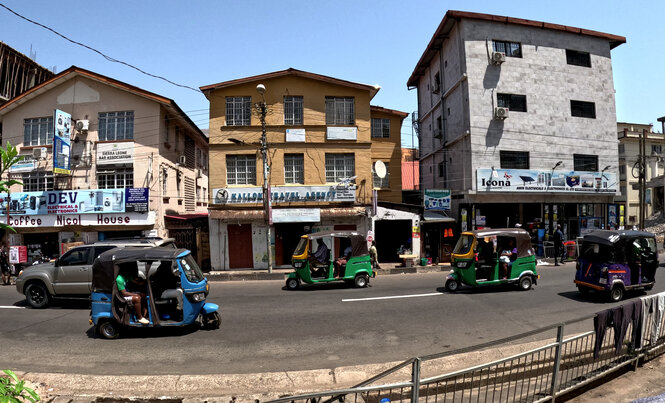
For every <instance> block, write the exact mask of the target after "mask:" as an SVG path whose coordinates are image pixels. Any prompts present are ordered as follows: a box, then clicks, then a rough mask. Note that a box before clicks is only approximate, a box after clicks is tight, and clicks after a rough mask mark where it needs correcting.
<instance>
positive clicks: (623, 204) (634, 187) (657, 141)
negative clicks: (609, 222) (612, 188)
mask: <svg viewBox="0 0 665 403" xmlns="http://www.w3.org/2000/svg"><path fill="white" fill-rule="evenodd" d="M617 131H618V133H617V134H618V138H619V175H620V176H619V177H620V186H621V195H620V196H617V197H616V198H615V201H616V202H617V203H620V205H619V225H625V226H629V227H632V226H634V225H639V220H640V218H639V217H640V190H639V164H638V162H639V158H640V137H643V138H644V139H645V144H644V150H645V153H644V158H645V160H644V162H645V163H644V166H645V170H644V177H645V182H646V183H648V182H649V181H652V180H653V181H654V184H653V186H650V187H647V188H646V189H645V192H644V193H645V194H644V215H645V217H649V216H651V215H652V214H653V213H654V212H656V211H658V212H662V210H663V195H662V191H663V189H662V188H663V180H662V175H663V173H664V172H663V165H664V164H663V156H664V154H663V150H665V135H663V133H654V132H653V125H652V124H638V123H626V122H618V123H617ZM659 176H660V179H661V180H658V177H659ZM621 210H623V214H621V213H622V211H621Z"/></svg>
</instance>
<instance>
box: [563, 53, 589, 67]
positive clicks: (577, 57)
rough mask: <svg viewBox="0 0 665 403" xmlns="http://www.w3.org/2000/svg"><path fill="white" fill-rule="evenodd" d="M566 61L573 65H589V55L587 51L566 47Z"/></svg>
mask: <svg viewBox="0 0 665 403" xmlns="http://www.w3.org/2000/svg"><path fill="white" fill-rule="evenodd" d="M566 62H567V63H568V64H572V65H574V66H582V67H591V55H590V54H589V52H580V51H579V50H572V49H566Z"/></svg>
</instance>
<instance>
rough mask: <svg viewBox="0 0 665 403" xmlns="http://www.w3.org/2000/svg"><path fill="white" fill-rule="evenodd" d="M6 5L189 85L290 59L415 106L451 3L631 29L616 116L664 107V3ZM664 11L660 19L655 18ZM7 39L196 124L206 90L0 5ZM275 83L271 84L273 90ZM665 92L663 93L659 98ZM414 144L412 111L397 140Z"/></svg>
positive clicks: (619, 63) (384, 102)
mask: <svg viewBox="0 0 665 403" xmlns="http://www.w3.org/2000/svg"><path fill="white" fill-rule="evenodd" d="M0 5H4V6H6V7H9V8H11V9H12V10H14V11H15V12H16V13H18V14H21V15H23V16H24V17H27V18H29V19H31V20H34V21H36V22H39V23H40V24H43V25H45V26H47V27H49V28H51V29H53V30H55V31H57V32H59V33H60V34H62V35H64V36H66V37H68V38H70V39H72V40H73V41H76V42H80V43H82V44H85V45H87V46H89V47H91V48H93V49H96V50H97V51H99V52H101V53H103V54H105V55H107V56H110V57H112V58H114V59H117V60H120V61H123V62H125V63H128V64H131V65H133V66H135V67H138V68H140V69H141V70H144V71H146V72H148V73H150V74H153V75H158V76H162V77H165V78H167V79H169V80H171V81H173V82H175V83H178V84H180V85H183V86H189V87H193V88H195V89H197V88H198V87H200V86H203V85H208V84H214V83H218V82H223V81H228V80H233V79H237V78H243V77H248V76H253V75H258V74H263V73H269V72H272V71H278V70H284V69H287V68H289V67H293V68H295V69H299V70H305V71H308V72H312V73H316V74H323V75H327V76H331V77H335V78H339V79H343V80H348V81H353V82H358V83H364V84H371V85H379V86H381V90H380V91H379V92H378V94H377V95H376V96H375V97H374V99H373V100H372V105H378V106H382V107H385V108H390V109H396V110H401V111H404V112H408V113H411V112H413V111H416V110H417V102H416V96H417V94H416V90H408V88H407V86H406V81H407V80H408V78H409V77H410V75H411V73H412V72H413V69H414V68H415V65H416V63H417V62H418V60H419V59H420V57H421V55H422V53H423V51H424V50H425V48H426V46H427V44H428V43H429V41H430V39H431V38H432V35H433V34H434V31H435V30H436V28H437V27H438V25H439V23H440V22H441V19H442V18H443V16H444V15H445V13H446V11H447V10H460V11H471V12H479V13H486V14H495V15H502V16H510V17H517V18H525V19H530V20H536V21H545V22H551V23H557V24H563V25H569V26H574V27H579V28H585V29H591V30H595V31H600V32H606V33H610V34H615V35H621V36H624V37H626V39H627V41H626V43H625V44H623V45H621V46H619V47H617V48H615V49H614V50H613V51H612V65H613V72H614V87H615V90H616V104H617V120H618V121H620V122H631V123H653V124H654V130H655V131H658V132H660V131H661V124H660V122H658V121H657V120H656V119H657V118H659V117H661V116H665V102H663V95H665V74H664V72H665V69H664V68H663V66H665V52H664V51H663V50H664V49H663V39H665V24H663V23H662V16H663V15H665V2H663V1H660V0H653V1H645V0H634V1H632V2H627V1H617V0H603V1H597V0H574V1H573V0H558V1H548V0H540V1H533V0H527V1H522V0H519V1H510V0H506V1H487V0H463V1H457V0H455V1H433V0H423V1H419V0H411V1H406V0H402V1H397V0H383V1H363V0H335V1H312V0H302V1H295V0H293V1H290V0H284V1H269V0H265V1H258V0H243V1H231V0H219V1H212V0H207V1H204V0H199V1H175V0H161V1H126V0H114V1H100V0H88V1H72V0H59V1H57V2H55V1H51V0H31V1H25V0H0ZM659 19H661V20H660V21H659ZM0 41H2V42H5V43H6V44H8V45H9V46H11V47H13V48H14V49H16V50H18V51H20V52H22V53H24V54H26V55H30V54H31V52H32V53H33V54H36V61H37V63H39V64H41V65H42V66H44V67H47V68H50V69H51V68H55V71H56V72H61V71H63V70H65V69H67V68H68V67H70V66H72V65H75V66H78V67H82V68H85V69H88V70H91V71H94V72H96V73H99V74H102V75H106V76H109V77H112V78H114V79H117V80H120V81H123V82H126V83H128V84H132V85H135V86H137V87H140V88H143V89H145V90H147V91H151V92H154V93H157V94H159V95H162V96H166V97H168V98H171V99H173V100H174V101H175V102H176V103H177V104H178V105H179V106H180V108H181V109H182V110H183V111H185V112H186V113H187V114H188V115H189V116H190V118H191V119H192V120H193V121H194V122H195V123H196V124H197V125H198V126H199V127H201V128H207V127H208V106H209V103H208V100H207V99H206V98H205V96H203V94H201V93H200V92H197V91H194V90H192V89H188V88H183V87H178V86H175V85H172V84H169V83H167V82H165V81H163V80H160V79H157V78H153V77H149V76H147V75H144V74H142V73H140V72H138V71H136V70H134V69H132V68H130V67H128V66H125V65H123V64H120V63H114V62H111V61H109V60H107V59H105V58H104V57H102V56H101V55H99V54H98V53H95V52H93V51H91V50H89V49H86V48H83V47H81V46H78V45H75V44H73V43H71V42H69V41H67V40H66V39H63V38H62V37H60V36H58V35H56V34H54V33H53V32H51V31H49V30H47V29H45V28H42V27H39V26H37V25H34V24H32V23H30V22H28V21H25V20H23V19H21V18H19V17H17V16H15V15H14V14H12V13H10V12H9V11H7V10H6V9H5V8H2V7H0ZM268 90H269V89H268ZM659 95H660V97H659ZM412 144H414V145H417V139H416V138H415V136H414V133H413V130H412V126H411V118H410V117H408V118H406V119H405V120H404V124H403V126H402V146H403V147H410V146H412Z"/></svg>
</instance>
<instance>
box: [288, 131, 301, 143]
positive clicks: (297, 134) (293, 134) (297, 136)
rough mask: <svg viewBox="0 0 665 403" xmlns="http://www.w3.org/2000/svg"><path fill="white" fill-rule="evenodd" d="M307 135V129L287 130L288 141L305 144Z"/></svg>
mask: <svg viewBox="0 0 665 403" xmlns="http://www.w3.org/2000/svg"><path fill="white" fill-rule="evenodd" d="M305 134H306V132H305V129H286V141H287V142H292V141H293V142H299V143H304V142H305Z"/></svg>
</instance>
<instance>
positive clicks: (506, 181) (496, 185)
mask: <svg viewBox="0 0 665 403" xmlns="http://www.w3.org/2000/svg"><path fill="white" fill-rule="evenodd" d="M618 190H619V183H618V182H617V175H616V173H614V172H604V171H603V172H592V171H552V170H550V171H547V170H535V169H488V168H484V169H478V170H476V191H477V192H557V193H559V192H576V193H577V192H581V193H605V194H608V193H609V194H615V193H617V192H618Z"/></svg>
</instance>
